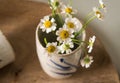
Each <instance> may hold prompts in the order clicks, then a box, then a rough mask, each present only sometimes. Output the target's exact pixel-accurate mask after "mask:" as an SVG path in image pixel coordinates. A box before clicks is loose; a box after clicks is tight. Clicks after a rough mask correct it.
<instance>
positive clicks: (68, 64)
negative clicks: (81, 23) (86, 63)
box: [36, 26, 85, 79]
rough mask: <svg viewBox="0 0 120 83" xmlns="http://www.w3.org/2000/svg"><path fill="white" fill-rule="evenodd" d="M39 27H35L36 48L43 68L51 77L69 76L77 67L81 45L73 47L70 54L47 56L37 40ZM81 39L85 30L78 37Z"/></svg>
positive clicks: (83, 37)
mask: <svg viewBox="0 0 120 83" xmlns="http://www.w3.org/2000/svg"><path fill="white" fill-rule="evenodd" d="M39 34H40V29H39V26H38V27H37V29H36V50H37V55H38V58H39V61H40V64H41V67H42V68H43V70H44V71H45V72H46V73H47V74H48V75H49V76H51V77H53V78H57V79H62V78H67V77H70V76H71V75H72V74H73V73H75V72H76V70H77V68H78V67H79V63H80V58H81V55H82V49H81V46H79V47H78V48H77V49H75V50H74V51H73V52H72V53H70V54H54V55H52V56H48V53H46V51H45V48H44V47H43V45H42V44H41V42H40V40H39V38H40V37H39ZM80 39H82V40H83V41H84V40H85V32H83V33H82V36H81V37H80Z"/></svg>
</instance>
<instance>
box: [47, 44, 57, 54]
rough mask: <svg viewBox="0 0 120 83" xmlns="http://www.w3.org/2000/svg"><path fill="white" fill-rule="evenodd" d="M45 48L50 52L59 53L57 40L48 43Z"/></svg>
mask: <svg viewBox="0 0 120 83" xmlns="http://www.w3.org/2000/svg"><path fill="white" fill-rule="evenodd" d="M45 49H46V51H47V53H48V54H53V53H57V52H58V48H57V42H52V43H48V44H47V45H46V48H45Z"/></svg>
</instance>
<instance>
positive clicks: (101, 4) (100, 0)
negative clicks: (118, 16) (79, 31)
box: [99, 0, 106, 11]
mask: <svg viewBox="0 0 120 83" xmlns="http://www.w3.org/2000/svg"><path fill="white" fill-rule="evenodd" d="M99 3H100V6H101V8H103V9H104V11H106V6H105V4H104V2H103V1H102V0H99Z"/></svg>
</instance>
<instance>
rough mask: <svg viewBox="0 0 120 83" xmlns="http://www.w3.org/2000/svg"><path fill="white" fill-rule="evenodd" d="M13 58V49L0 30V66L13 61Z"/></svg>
mask: <svg viewBox="0 0 120 83" xmlns="http://www.w3.org/2000/svg"><path fill="white" fill-rule="evenodd" d="M14 60H15V54H14V52H13V49H12V47H11V45H10V43H9V42H8V40H7V39H6V37H5V36H4V35H3V33H2V32H1V31H0V68H2V67H4V66H5V65H7V64H9V63H11V62H13V61H14Z"/></svg>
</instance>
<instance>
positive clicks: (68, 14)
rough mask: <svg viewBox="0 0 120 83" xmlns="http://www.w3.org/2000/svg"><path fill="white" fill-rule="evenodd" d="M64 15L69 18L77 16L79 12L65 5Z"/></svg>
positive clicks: (63, 8)
mask: <svg viewBox="0 0 120 83" xmlns="http://www.w3.org/2000/svg"><path fill="white" fill-rule="evenodd" d="M61 10H62V12H61V13H63V14H66V15H67V16H71V15H73V14H76V13H77V11H76V10H73V8H72V7H71V6H69V5H68V6H65V5H63V6H62V8H61Z"/></svg>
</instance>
